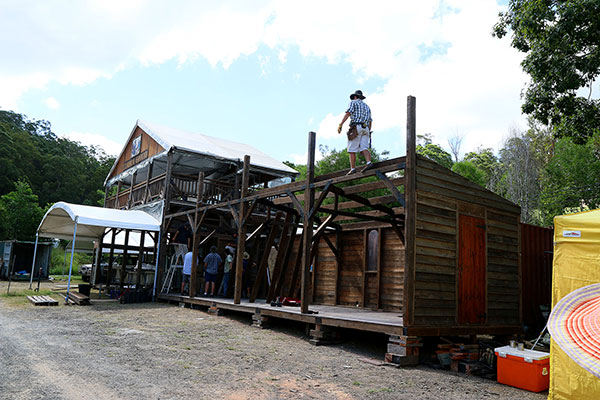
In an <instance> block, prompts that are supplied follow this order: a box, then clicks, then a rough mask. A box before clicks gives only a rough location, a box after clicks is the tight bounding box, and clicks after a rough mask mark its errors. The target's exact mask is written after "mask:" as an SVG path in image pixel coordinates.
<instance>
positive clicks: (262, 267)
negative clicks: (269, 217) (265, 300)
mask: <svg viewBox="0 0 600 400" xmlns="http://www.w3.org/2000/svg"><path fill="white" fill-rule="evenodd" d="M282 216H283V213H282V212H281V211H277V214H275V220H274V222H275V223H273V224H271V232H269V236H268V237H267V242H266V243H265V250H264V252H263V256H262V258H261V260H260V264H259V266H258V272H257V273H256V279H255V280H254V286H253V287H252V292H251V293H250V298H249V301H250V303H254V301H255V300H256V296H258V291H259V289H260V286H261V285H262V283H263V280H264V278H265V275H266V272H267V267H268V263H269V254H270V253H271V247H272V246H273V243H275V238H276V237H277V233H278V231H279V224H278V223H277V222H279V220H281V217H282Z"/></svg>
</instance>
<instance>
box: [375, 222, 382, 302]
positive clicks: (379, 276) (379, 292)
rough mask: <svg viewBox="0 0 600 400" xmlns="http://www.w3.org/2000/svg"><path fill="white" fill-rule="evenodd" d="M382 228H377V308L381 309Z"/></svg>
mask: <svg viewBox="0 0 600 400" xmlns="http://www.w3.org/2000/svg"><path fill="white" fill-rule="evenodd" d="M381 233H382V231H381V228H378V229H377V250H376V251H377V282H376V283H377V286H376V287H375V308H376V309H379V304H380V302H381V298H380V297H381V257H382V256H383V253H382V251H381V248H382V246H381V243H382V242H383V236H381Z"/></svg>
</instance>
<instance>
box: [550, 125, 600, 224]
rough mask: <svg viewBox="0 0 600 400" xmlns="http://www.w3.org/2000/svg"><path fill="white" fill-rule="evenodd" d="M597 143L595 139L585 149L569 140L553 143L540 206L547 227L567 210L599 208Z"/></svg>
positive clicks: (598, 139) (599, 188) (599, 162)
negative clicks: (552, 152) (552, 154)
mask: <svg viewBox="0 0 600 400" xmlns="http://www.w3.org/2000/svg"><path fill="white" fill-rule="evenodd" d="M599 142H600V137H599V136H598V135H596V136H594V137H593V138H591V139H590V140H588V143H586V144H585V145H580V144H577V143H575V142H574V140H573V139H571V138H562V139H560V140H559V141H558V142H557V143H556V145H555V147H554V157H553V158H552V159H551V160H550V162H549V163H548V165H547V166H546V167H545V169H544V175H543V180H542V187H543V189H542V193H541V203H542V207H543V211H544V222H545V223H546V224H547V225H551V224H552V220H553V218H554V216H556V215H561V214H564V213H565V211H567V210H585V209H594V208H598V207H600V184H599V182H600V160H599V158H598V152H599V150H600V144H599Z"/></svg>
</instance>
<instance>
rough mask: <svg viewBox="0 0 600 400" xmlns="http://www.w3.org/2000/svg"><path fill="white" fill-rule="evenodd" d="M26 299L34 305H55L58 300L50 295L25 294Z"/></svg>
mask: <svg viewBox="0 0 600 400" xmlns="http://www.w3.org/2000/svg"><path fill="white" fill-rule="evenodd" d="M27 300H29V302H31V303H32V304H33V305H34V306H57V305H58V301H56V300H54V299H53V298H52V297H50V296H27Z"/></svg>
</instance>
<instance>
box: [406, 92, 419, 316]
mask: <svg viewBox="0 0 600 400" xmlns="http://www.w3.org/2000/svg"><path fill="white" fill-rule="evenodd" d="M416 103H417V99H416V98H415V97H413V96H408V98H407V104H406V169H405V178H404V190H405V192H406V194H405V196H406V198H405V199H406V217H405V218H406V220H405V228H404V229H405V232H404V237H405V240H406V247H405V251H406V253H405V254H406V265H405V267H404V268H405V269H404V291H403V296H404V299H403V300H404V301H403V304H404V312H403V321H404V324H405V326H406V325H413V323H414V300H415V289H414V288H415V263H416V217H417V216H416V212H417V204H416V200H417V195H416V167H417V165H416V162H417V156H416V134H417V132H416V130H417V129H416V124H417V121H416V118H417V116H416Z"/></svg>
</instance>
